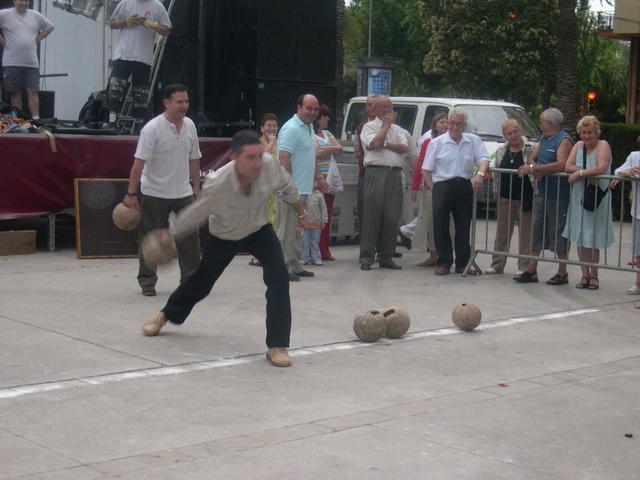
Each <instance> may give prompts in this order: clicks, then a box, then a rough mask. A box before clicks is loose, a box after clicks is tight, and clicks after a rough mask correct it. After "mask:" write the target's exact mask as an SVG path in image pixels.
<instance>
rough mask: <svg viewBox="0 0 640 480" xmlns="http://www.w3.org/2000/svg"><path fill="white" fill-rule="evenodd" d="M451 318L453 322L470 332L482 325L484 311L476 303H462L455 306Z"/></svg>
mask: <svg viewBox="0 0 640 480" xmlns="http://www.w3.org/2000/svg"><path fill="white" fill-rule="evenodd" d="M451 320H453V324H454V325H455V326H456V327H458V328H459V329H460V330H464V331H465V332H470V331H472V330H474V329H475V328H476V327H477V326H478V325H480V321H481V320H482V312H481V311H480V308H478V307H477V306H476V305H473V304H471V303H462V304H460V305H456V306H455V307H453V311H452V312H451Z"/></svg>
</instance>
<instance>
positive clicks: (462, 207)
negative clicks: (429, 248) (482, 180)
mask: <svg viewBox="0 0 640 480" xmlns="http://www.w3.org/2000/svg"><path fill="white" fill-rule="evenodd" d="M472 214H473V188H472V187H471V180H467V179H466V178H462V177H456V178H452V179H450V180H445V181H443V182H437V183H434V184H433V239H434V241H435V244H436V251H437V252H438V262H437V265H438V266H444V267H447V268H449V267H451V265H452V264H453V252H452V251H451V236H450V235H449V218H450V216H451V215H452V216H453V223H454V224H455V227H456V234H455V237H456V238H455V249H456V260H455V263H456V269H460V268H464V267H466V266H467V263H468V262H469V258H470V257H471V245H470V244H469V234H470V232H471V216H472Z"/></svg>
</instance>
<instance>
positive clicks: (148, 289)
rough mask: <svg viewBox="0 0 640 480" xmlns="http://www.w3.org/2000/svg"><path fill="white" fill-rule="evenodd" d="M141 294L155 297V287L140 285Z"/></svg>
mask: <svg viewBox="0 0 640 480" xmlns="http://www.w3.org/2000/svg"><path fill="white" fill-rule="evenodd" d="M142 295H144V296H145V297H155V296H156V287H154V286H153V285H145V286H144V287H142Z"/></svg>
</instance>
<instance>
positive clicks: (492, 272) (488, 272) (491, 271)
mask: <svg viewBox="0 0 640 480" xmlns="http://www.w3.org/2000/svg"><path fill="white" fill-rule="evenodd" d="M484 273H485V275H497V274H499V273H502V272H499V271H497V270H496V269H495V268H493V267H489V268H487V269H486V270H485V271H484ZM518 275H522V272H518Z"/></svg>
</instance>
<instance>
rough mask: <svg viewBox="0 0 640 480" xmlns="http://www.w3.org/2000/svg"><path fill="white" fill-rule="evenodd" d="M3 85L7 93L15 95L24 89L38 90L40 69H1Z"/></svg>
mask: <svg viewBox="0 0 640 480" xmlns="http://www.w3.org/2000/svg"><path fill="white" fill-rule="evenodd" d="M2 74H3V83H4V89H5V91H6V92H7V93H15V92H19V91H21V90H23V89H24V88H31V89H35V90H38V89H39V88H40V69H39V68H36V67H3V69H2Z"/></svg>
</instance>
